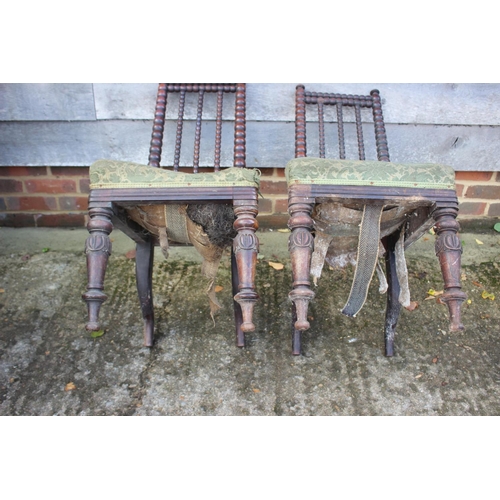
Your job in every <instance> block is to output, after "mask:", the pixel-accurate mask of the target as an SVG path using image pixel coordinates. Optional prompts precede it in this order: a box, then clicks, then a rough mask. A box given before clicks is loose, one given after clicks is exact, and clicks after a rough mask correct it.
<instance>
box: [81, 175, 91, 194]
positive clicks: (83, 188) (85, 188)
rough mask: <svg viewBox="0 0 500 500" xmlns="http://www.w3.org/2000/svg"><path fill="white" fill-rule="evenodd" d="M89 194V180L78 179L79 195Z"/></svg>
mask: <svg viewBox="0 0 500 500" xmlns="http://www.w3.org/2000/svg"><path fill="white" fill-rule="evenodd" d="M89 192H90V179H89V178H87V179H80V193H89Z"/></svg>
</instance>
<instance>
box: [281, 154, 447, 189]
mask: <svg viewBox="0 0 500 500" xmlns="http://www.w3.org/2000/svg"><path fill="white" fill-rule="evenodd" d="M285 173H286V177H287V182H288V185H293V184H324V185H329V186H381V187H404V188H418V189H452V190H454V189H455V172H454V170H453V168H452V167H449V166H446V165H440V164H435V163H417V164H410V163H392V162H386V161H360V160H335V159H326V158H307V157H306V158H295V159H294V160H291V161H290V162H288V164H287V166H286V170H285Z"/></svg>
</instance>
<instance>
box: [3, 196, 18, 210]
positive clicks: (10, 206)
mask: <svg viewBox="0 0 500 500" xmlns="http://www.w3.org/2000/svg"><path fill="white" fill-rule="evenodd" d="M4 200H5V204H6V205H7V210H10V211H12V212H17V211H18V210H20V208H19V206H20V205H19V197H17V196H11V197H7V198H4Z"/></svg>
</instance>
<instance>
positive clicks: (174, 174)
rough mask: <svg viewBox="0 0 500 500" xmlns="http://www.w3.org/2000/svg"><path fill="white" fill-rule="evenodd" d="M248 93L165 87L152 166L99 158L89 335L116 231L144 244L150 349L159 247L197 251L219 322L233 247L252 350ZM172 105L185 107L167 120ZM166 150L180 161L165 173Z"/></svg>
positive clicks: (140, 270)
mask: <svg viewBox="0 0 500 500" xmlns="http://www.w3.org/2000/svg"><path fill="white" fill-rule="evenodd" d="M245 90H246V87H245V84H244V83H237V84H234V83H232V84H198V83H195V84H174V83H162V84H159V86H158V93H157V98H156V108H155V113H154V122H153V132H152V137H151V145H150V150H149V162H148V164H147V165H140V164H136V163H130V162H126V161H115V160H99V161H97V162H95V163H94V164H93V165H92V166H91V167H90V194H89V217H90V220H89V223H88V226H87V228H88V230H89V233H90V234H89V237H88V238H87V241H86V245H85V253H86V255H87V269H88V286H87V291H86V293H84V294H83V299H84V300H85V301H86V303H87V307H88V315H89V318H88V319H89V321H88V323H87V325H86V328H87V330H89V331H97V330H100V329H101V325H100V322H99V310H100V308H101V305H102V303H103V302H104V301H105V300H106V295H105V293H104V291H103V289H104V275H105V271H106V265H107V261H108V256H109V255H110V253H111V242H110V238H109V234H110V233H111V231H112V229H113V227H117V228H119V229H120V230H121V231H123V232H124V233H125V234H127V235H128V236H129V237H130V238H132V240H134V241H135V242H136V245H137V246H136V278H137V290H138V293H139V302H140V307H141V310H142V316H143V318H144V345H145V346H152V345H153V338H154V311H153V291H152V273H153V255H154V247H155V246H160V247H161V250H162V252H163V253H164V255H165V256H167V255H168V249H169V246H172V245H186V244H188V245H194V246H195V248H196V249H197V250H198V251H199V252H200V253H201V254H202V256H203V258H204V261H203V264H202V272H203V274H204V275H205V276H206V278H207V284H206V285H207V286H206V288H207V294H208V298H209V304H210V311H211V313H212V314H213V313H215V312H216V311H217V310H218V308H219V307H220V306H219V304H218V302H217V299H216V297H215V290H214V289H215V275H216V272H217V267H218V264H219V261H220V259H221V257H222V253H223V251H224V248H225V247H227V246H229V245H230V246H232V248H231V270H232V287H233V295H234V317H235V324H236V338H237V345H238V346H244V333H245V332H249V331H252V330H254V324H253V321H252V314H253V307H254V304H255V302H256V300H257V298H258V297H257V293H256V292H255V286H254V281H255V266H256V262H257V253H258V239H257V236H256V234H255V232H256V230H257V228H258V224H257V221H256V216H257V213H258V209H257V193H258V187H259V172H258V170H256V169H247V168H245V133H246V125H245ZM167 98H168V101H169V102H171V101H174V104H175V105H176V106H177V118H176V119H175V116H174V119H168V120H167V121H166V113H167ZM228 101H229V102H228ZM204 103H205V104H206V106H205V109H204ZM223 104H224V106H223ZM233 108H234V118H233V115H232V110H233ZM169 110H170V107H169ZM174 115H175V111H174ZM202 123H203V129H202ZM164 132H165V134H164ZM202 132H203V133H202ZM164 135H165V144H164V141H163V137H164ZM202 136H203V139H204V140H203V141H202V140H201V139H202ZM183 138H184V141H183ZM167 139H171V142H168V141H167ZM186 139H187V140H188V141H189V144H188V147H186V146H185V143H186ZM207 143H210V144H211V145H212V146H211V148H212V149H209V148H208V147H206V144H207ZM181 146H182V148H181ZM162 148H163V149H165V150H166V151H167V152H169V153H171V155H172V160H171V163H169V164H168V167H165V166H160V161H161V158H162ZM188 149H190V150H191V153H192V156H191V155H190V154H189V152H188ZM210 151H211V152H210ZM206 166H210V167H211V168H210V169H207V168H204V167H206ZM225 167H229V168H225ZM201 168H203V171H200V169H201Z"/></svg>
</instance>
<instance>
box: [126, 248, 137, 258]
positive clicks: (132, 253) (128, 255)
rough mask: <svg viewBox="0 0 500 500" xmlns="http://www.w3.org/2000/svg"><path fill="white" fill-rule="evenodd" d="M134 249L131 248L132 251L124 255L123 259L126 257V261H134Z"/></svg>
mask: <svg viewBox="0 0 500 500" xmlns="http://www.w3.org/2000/svg"><path fill="white" fill-rule="evenodd" d="M135 253H136V252H135V248H132V250H129V251H128V252H127V253H126V254H125V257H127V259H135Z"/></svg>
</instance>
